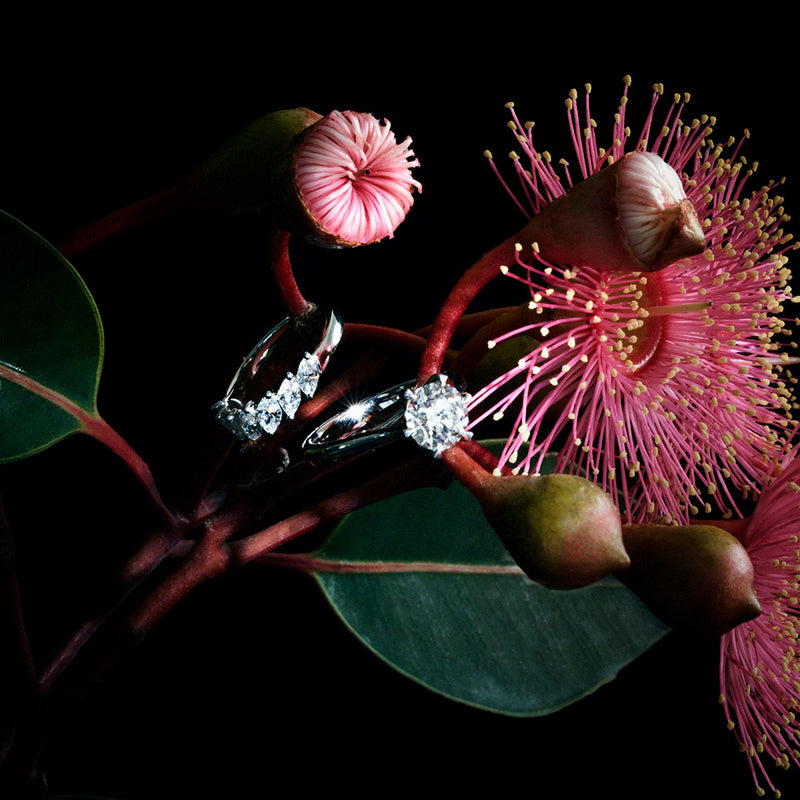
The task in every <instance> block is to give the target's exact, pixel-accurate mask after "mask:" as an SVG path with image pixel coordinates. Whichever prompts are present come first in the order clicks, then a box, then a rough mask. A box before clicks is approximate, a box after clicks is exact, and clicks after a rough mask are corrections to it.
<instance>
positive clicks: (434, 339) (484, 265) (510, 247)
mask: <svg viewBox="0 0 800 800" xmlns="http://www.w3.org/2000/svg"><path fill="white" fill-rule="evenodd" d="M515 245H516V241H515V239H514V238H511V239H507V240H506V241H505V242H503V243H502V244H500V245H498V246H497V247H495V248H493V249H492V250H490V251H489V252H488V253H485V254H484V255H483V257H482V258H481V259H480V260H479V261H477V262H476V263H475V264H473V265H472V266H471V267H470V268H469V269H468V270H467V271H466V272H465V273H464V274H463V275H462V276H461V278H460V279H459V281H458V282H457V283H456V285H455V286H454V287H453V289H452V290H451V292H450V294H449V296H448V297H447V300H445V302H444V305H443V306H442V308H441V310H440V311H439V314H438V316H437V317H436V320H435V321H434V323H433V328H432V330H431V335H430V337H429V339H428V345H427V347H426V348H425V352H424V353H423V355H422V359H421V360H420V366H419V371H418V373H417V383H418V384H419V385H422V384H423V383H425V381H427V380H428V378H430V377H431V376H433V375H436V374H437V373H439V372H441V370H442V365H443V362H444V356H445V353H446V352H447V349H448V347H449V346H450V340H451V339H452V337H453V335H454V333H455V331H456V329H457V327H458V323H459V321H460V320H461V318H462V316H463V315H464V312H465V311H466V310H467V308H468V307H469V305H470V303H472V301H473V300H474V299H475V297H476V296H477V294H478V293H479V292H480V291H481V289H483V288H484V287H485V286H486V285H487V284H488V283H489V281H491V280H492V279H493V278H496V277H497V276H498V275H500V274H501V267H503V266H509V265H510V264H511V263H512V261H513V259H514V252H515Z"/></svg>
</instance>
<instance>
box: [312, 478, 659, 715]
mask: <svg viewBox="0 0 800 800" xmlns="http://www.w3.org/2000/svg"><path fill="white" fill-rule="evenodd" d="M314 557H315V559H319V560H320V561H321V562H322V564H321V565H320V566H319V567H318V568H317V569H316V572H315V575H316V578H317V580H318V582H319V584H320V586H321V587H322V589H323V591H324V593H325V595H326V596H327V598H328V600H329V601H330V603H331V604H332V606H333V607H334V609H335V610H336V612H337V613H338V614H339V615H340V617H341V619H342V620H343V621H344V622H345V624H346V625H347V626H349V628H350V629H351V630H352V631H353V632H354V633H355V634H356V636H358V637H359V638H360V639H361V640H362V641H363V642H364V644H366V645H367V647H369V648H370V649H372V650H373V651H374V652H375V653H376V654H377V655H379V656H380V657H381V658H383V659H384V660H385V661H386V662H388V663H389V664H390V665H392V666H393V667H395V668H396V669H398V670H399V671H401V672H402V673H404V674H406V675H407V676H409V677H410V678H412V679H414V680H416V681H418V682H419V683H421V684H423V685H424V686H426V687H428V688H429V689H432V690H434V691H437V692H439V693H441V694H443V695H446V696H448V697H451V698H453V699H456V700H459V701H462V702H464V703H467V704H470V705H474V706H478V707H481V708H486V709H490V710H493V711H497V712H501V713H505V714H510V715H522V716H537V715H541V714H546V713H549V712H552V711H555V710H557V709H559V708H561V707H564V706H565V705H568V704H570V703H572V702H574V701H575V700H578V699H579V698H581V697H583V696H585V695H586V694H588V693H590V692H592V691H594V690H595V689H597V688H598V687H599V686H601V685H602V684H603V683H606V682H607V681H609V680H611V679H613V678H614V677H615V676H616V675H617V673H618V672H619V670H620V669H621V668H622V667H623V666H625V665H626V664H627V663H629V662H630V661H632V660H633V659H635V658H636V657H637V656H639V655H640V654H641V653H642V652H644V651H645V650H647V649H648V648H649V647H650V646H651V645H652V644H653V643H655V642H656V641H657V640H658V639H659V638H660V637H661V636H663V635H664V634H665V633H666V632H667V630H668V629H667V628H666V627H665V626H664V625H663V624H662V623H661V622H660V621H658V620H657V619H656V618H655V617H654V616H653V615H652V614H651V613H650V612H649V611H648V610H647V609H646V608H645V607H644V606H643V605H642V603H641V602H640V601H639V600H638V598H636V596H635V595H633V594H632V593H631V592H630V591H628V590H627V589H626V588H624V587H623V586H622V585H621V584H620V583H619V582H618V581H616V580H613V579H608V580H605V581H601V582H599V583H597V584H594V585H592V586H589V587H586V588H583V589H578V590H572V591H555V590H550V589H546V588H544V587H542V586H539V585H536V584H534V583H533V582H531V581H530V580H529V579H528V578H527V577H525V576H524V575H523V574H522V573H521V572H520V571H519V570H518V569H517V568H516V565H515V564H514V562H513V561H512V560H511V558H510V556H508V554H507V553H506V551H505V549H504V548H503V546H502V544H501V543H500V542H499V540H498V539H497V537H496V536H495V534H494V532H493V531H492V530H491V528H490V527H489V526H488V524H487V523H486V522H485V519H484V517H483V514H482V512H481V510H480V507H479V506H478V504H477V502H476V501H475V500H474V498H473V497H472V495H471V494H469V492H468V491H467V490H466V489H464V488H463V487H462V486H461V485H460V484H457V483H456V484H453V485H452V486H450V487H449V488H448V489H446V490H440V489H423V490H416V491H413V492H409V493H407V494H405V495H401V496H398V497H395V498H392V499H390V500H387V501H384V502H381V503H377V504H375V505H373V506H370V507H368V508H366V509H363V510H361V511H359V512H357V513H354V514H352V515H350V516H349V517H347V518H346V519H345V520H344V521H343V522H342V523H341V524H340V525H339V526H338V528H337V529H336V530H335V531H334V532H333V533H332V535H331V536H330V537H329V539H328V541H327V542H326V543H325V544H324V545H323V546H322V547H321V548H320V549H319V550H318V551H317V552H316V553H315V554H314Z"/></svg>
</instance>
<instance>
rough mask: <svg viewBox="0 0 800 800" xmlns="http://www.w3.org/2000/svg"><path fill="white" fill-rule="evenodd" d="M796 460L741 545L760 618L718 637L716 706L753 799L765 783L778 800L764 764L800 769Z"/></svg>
mask: <svg viewBox="0 0 800 800" xmlns="http://www.w3.org/2000/svg"><path fill="white" fill-rule="evenodd" d="M798 482H800V455H799V453H798V449H797V448H796V447H795V449H794V450H793V451H792V452H791V453H790V454H789V458H788V459H787V460H786V462H785V464H784V468H783V470H782V471H779V472H777V474H776V475H775V477H774V479H773V480H772V482H771V483H768V484H767V485H766V488H765V489H764V491H763V493H762V494H761V497H760V498H759V501H758V504H757V505H756V509H755V511H754V513H753V515H752V517H751V518H750V519H749V521H741V524H740V526H739V530H738V531H737V535H738V538H739V539H740V541H741V542H742V544H743V545H744V546H745V548H746V550H747V553H748V555H749V556H750V560H751V562H752V564H753V574H754V579H753V584H754V588H755V593H756V596H757V597H758V600H759V602H760V604H761V606H762V608H763V613H762V614H761V615H760V616H758V617H756V618H755V619H752V620H750V621H748V622H745V623H743V624H742V625H739V626H737V627H735V628H733V629H732V630H731V631H729V632H727V633H726V634H724V635H723V637H722V641H721V647H720V702H721V703H722V706H723V709H724V713H725V717H726V719H727V721H728V727H729V728H730V729H731V730H733V731H734V734H735V736H736V738H737V740H738V741H739V744H740V746H741V748H742V750H743V752H745V753H746V754H747V756H748V757H749V759H750V769H751V771H752V773H753V780H754V781H755V783H756V786H757V787H758V793H759V794H760V795H761V794H763V790H762V789H761V788H760V787H759V783H760V782H761V780H762V779H763V780H764V781H765V782H766V783H767V785H768V786H769V787H770V789H771V790H772V791H773V792H775V794H776V796H777V797H779V796H780V794H779V792H777V791H776V789H775V786H774V784H773V781H772V780H771V778H770V776H769V773H768V771H767V769H766V765H765V764H764V763H763V761H764V760H769V762H771V763H773V764H776V765H777V766H779V767H783V768H786V767H788V766H789V765H790V764H791V763H794V764H796V765H800V753H798V745H799V744H800V740H798V736H799V735H800V720H798V719H797V718H796V717H795V715H796V714H797V713H798V710H800V643H799V642H798V632H799V631H798V627H797V624H798V614H800V607H799V606H798V603H800V595H798V578H800V550H799V549H798V541H799V540H800V483H798Z"/></svg>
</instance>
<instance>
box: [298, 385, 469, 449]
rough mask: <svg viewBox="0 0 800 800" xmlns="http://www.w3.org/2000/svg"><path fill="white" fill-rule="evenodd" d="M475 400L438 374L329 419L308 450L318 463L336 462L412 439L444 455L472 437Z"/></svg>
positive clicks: (306, 445)
mask: <svg viewBox="0 0 800 800" xmlns="http://www.w3.org/2000/svg"><path fill="white" fill-rule="evenodd" d="M469 401H470V397H469V395H467V394H464V393H463V392H461V391H460V390H459V389H458V388H457V387H455V386H454V385H452V384H451V383H450V382H449V379H448V378H447V376H445V375H434V376H433V377H432V378H430V380H428V381H426V382H425V383H424V384H423V385H422V386H416V385H415V384H414V382H413V381H410V382H408V383H402V384H400V385H398V386H395V387H393V388H392V389H387V390H386V391H384V392H380V393H379V394H376V395H374V396H373V397H370V398H368V399H367V400H363V401H361V402H358V403H354V404H353V405H351V406H350V407H348V408H346V409H345V410H344V411H341V412H340V413H338V414H336V415H335V416H333V417H331V418H330V419H329V420H327V421H326V422H324V423H323V424H322V425H320V426H319V427H318V428H316V430H314V431H313V432H312V433H311V434H310V435H309V436H308V437H307V438H306V440H305V443H304V446H303V449H304V454H305V456H306V458H307V459H308V460H309V461H311V462H312V463H320V464H321V463H331V462H336V461H341V460H344V459H346V458H351V457H353V456H355V455H360V454H362V453H366V452H369V451H371V450H374V449H375V448H377V447H379V446H381V445H383V444H387V443H388V442H393V441H398V440H402V439H403V438H410V439H413V440H414V441H415V442H416V443H417V444H418V445H419V446H420V447H422V448H424V449H426V450H430V451H431V452H432V453H433V454H434V455H435V456H439V455H440V454H441V453H442V452H443V451H444V450H446V449H448V448H450V447H452V446H453V445H455V444H457V443H458V442H460V441H461V440H462V439H470V438H472V434H471V433H470V431H469V430H468V429H467V426H468V423H469V420H468V415H467V406H468V404H469Z"/></svg>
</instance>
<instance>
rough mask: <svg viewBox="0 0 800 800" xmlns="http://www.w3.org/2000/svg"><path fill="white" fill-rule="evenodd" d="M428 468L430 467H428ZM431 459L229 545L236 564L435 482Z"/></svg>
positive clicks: (335, 497)
mask: <svg viewBox="0 0 800 800" xmlns="http://www.w3.org/2000/svg"><path fill="white" fill-rule="evenodd" d="M426 467H428V468H426ZM429 467H430V459H427V458H426V459H424V460H423V459H418V460H415V461H411V462H408V463H406V464H404V465H402V466H400V467H396V468H395V469H393V470H392V471H390V472H388V473H386V474H384V475H380V476H378V477H376V478H373V479H372V480H369V481H366V482H365V483H363V484H361V485H360V486H357V487H354V488H352V489H348V490H347V491H344V492H342V493H340V494H338V495H335V496H333V497H331V498H329V499H327V500H323V501H322V502H320V503H318V504H317V505H315V506H312V507H311V508H308V509H304V510H303V511H300V512H298V513H297V514H295V515H293V516H291V517H288V518H287V519H285V520H282V521H281V522H278V523H275V524H274V525H271V526H270V527H269V528H265V529H264V530H262V531H259V532H258V533H254V534H251V535H250V536H247V537H245V538H244V539H240V540H237V541H234V542H230V543H229V544H228V549H229V551H230V557H231V560H232V561H233V562H234V563H247V562H249V561H252V560H254V559H256V558H259V557H260V556H262V555H264V553H268V552H271V551H272V550H274V549H275V548H276V547H280V546H281V545H283V544H286V543H287V542H289V541H291V540H293V539H295V538H297V537H298V536H301V535H302V534H304V533H307V532H309V531H312V530H315V529H316V528H318V527H319V526H321V525H323V524H325V523H328V522H332V521H334V520H338V519H341V517H343V516H344V515H345V514H350V513H352V512H353V511H357V510H358V509H359V508H363V507H364V506H367V505H370V504H372V503H375V502H377V501H378V500H383V499H385V498H387V497H391V496H394V495H397V494H400V493H402V492H406V491H409V490H411V489H417V488H420V487H423V486H430V485H432V473H431V472H430V469H429Z"/></svg>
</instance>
